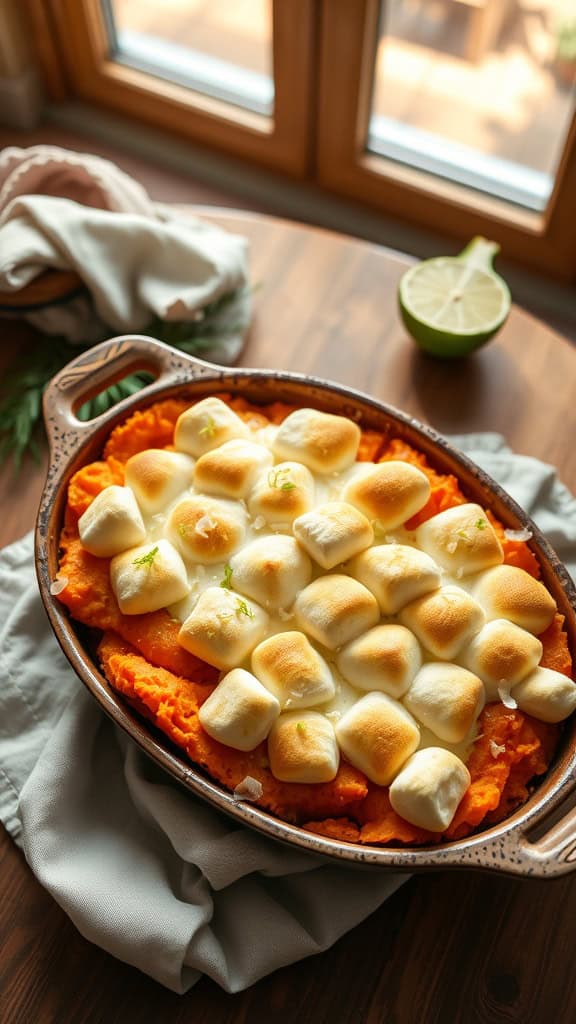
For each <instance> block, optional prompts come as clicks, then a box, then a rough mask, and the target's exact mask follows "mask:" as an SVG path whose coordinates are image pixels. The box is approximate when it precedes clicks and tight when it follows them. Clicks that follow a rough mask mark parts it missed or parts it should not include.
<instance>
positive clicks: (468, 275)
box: [398, 239, 510, 358]
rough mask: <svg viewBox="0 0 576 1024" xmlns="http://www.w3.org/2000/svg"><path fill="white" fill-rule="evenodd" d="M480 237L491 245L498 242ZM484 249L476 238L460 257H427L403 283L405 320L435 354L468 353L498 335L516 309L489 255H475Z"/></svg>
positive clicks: (422, 346)
mask: <svg viewBox="0 0 576 1024" xmlns="http://www.w3.org/2000/svg"><path fill="white" fill-rule="evenodd" d="M475 241H476V240H475ZM480 242H482V243H483V244H484V246H485V248H487V247H488V245H490V246H492V245H493V244H492V243H486V242H485V240H483V239H482V240H480V239H479V240H478V243H480ZM496 248H497V247H496V246H493V249H496ZM479 249H480V246H479V245H477V246H476V245H475V243H471V244H470V245H469V246H467V248H466V249H465V250H464V252H463V253H462V254H461V255H460V256H439V257H437V258H435V259H430V260H424V261H423V262H422V263H418V264H417V265H416V266H415V267H412V268H411V270H409V271H407V273H406V274H404V276H403V278H402V280H401V282H400V288H399V294H398V298H399V303H400V312H401V315H402V319H403V321H404V325H405V326H406V328H407V330H408V331H409V333H410V334H411V335H412V337H413V338H414V340H415V341H416V342H417V343H418V344H419V345H420V346H421V348H423V349H425V351H427V352H431V353H432V354H433V355H437V356H443V357H445V358H450V357H453V356H463V355H467V354H468V353H469V352H472V351H473V350H474V349H476V348H478V347H479V346H480V345H483V344H485V342H487V341H489V339H490V338H492V337H494V335H495V334H496V332H497V331H498V330H499V329H500V328H501V327H502V325H503V323H504V321H505V320H506V318H507V316H508V313H509V312H510V292H509V290H508V287H507V285H506V283H505V281H503V280H502V278H501V277H500V276H499V275H498V274H496V273H495V272H494V271H493V270H492V269H491V267H490V263H489V260H488V259H482V261H481V260H480V259H478V258H476V259H475V258H474V253H475V250H476V255H478V250H479ZM493 249H492V250H491V251H490V256H491V255H493ZM484 255H485V254H484V253H482V256H484Z"/></svg>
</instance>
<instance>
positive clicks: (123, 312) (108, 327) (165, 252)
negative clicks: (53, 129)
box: [0, 147, 250, 364]
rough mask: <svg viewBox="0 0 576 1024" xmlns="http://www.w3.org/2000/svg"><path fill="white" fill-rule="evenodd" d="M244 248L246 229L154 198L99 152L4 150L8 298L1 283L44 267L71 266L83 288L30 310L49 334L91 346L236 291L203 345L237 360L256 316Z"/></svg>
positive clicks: (24, 281)
mask: <svg viewBox="0 0 576 1024" xmlns="http://www.w3.org/2000/svg"><path fill="white" fill-rule="evenodd" d="M32 191H34V192H36V193H41V194H30V192H32ZM26 193H28V194H26ZM246 252H247V243H246V240H245V239H244V238H241V237H239V236H237V235H234V234H231V233H229V232H226V231H224V230H222V229H220V228H218V227H217V226H215V225H213V224H208V223H205V222H203V221H201V220H199V219H198V218H195V217H192V216H189V215H186V214H184V213H182V212H174V210H172V209H171V208H169V207H166V206H159V205H156V204H154V203H153V202H152V201H151V200H150V199H149V197H148V196H147V194H146V192H145V190H144V189H143V188H142V186H141V185H139V184H138V183H137V182H135V181H133V180H132V179H131V178H130V177H128V175H126V174H124V173H123V172H122V171H120V170H119V169H118V168H117V167H115V166H114V165H113V164H111V163H109V162H108V161H105V160H101V159H100V158H98V157H94V156H91V155H86V154H78V153H68V152H67V151H66V150H59V149H58V148H57V147H34V148H33V149H32V150H29V151H27V150H20V149H17V148H15V147H11V148H9V149H8V150H6V151H5V152H4V153H3V154H2V156H1V157H0V307H1V306H2V293H14V292H18V291H20V290H21V289H22V288H24V287H26V285H28V284H30V282H31V281H33V280H34V279H35V278H37V277H38V276H39V275H40V274H42V273H43V272H44V271H46V270H68V271H74V272H75V273H76V274H78V275H79V277H80V279H81V281H82V282H83V285H84V286H85V288H84V289H82V290H81V291H80V292H75V293H73V294H72V295H71V296H69V297H68V299H67V300H66V301H58V302H57V303H52V304H48V305H45V306H43V307H42V308H39V309H38V308H33V309H27V310H25V312H24V315H25V317H26V319H27V320H28V321H29V322H30V323H32V324H33V325H34V326H35V327H37V328H39V329H40V330H42V331H43V332H44V333H47V334H61V335H63V336H64V337H66V338H67V339H68V340H69V341H71V342H74V343H82V344H92V343H94V342H96V341H99V340H101V339H102V338H105V337H108V336H110V334H112V333H116V334H122V333H126V332H138V331H140V332H142V331H145V330H146V328H147V327H148V325H149V324H150V323H151V321H152V320H153V319H154V318H155V317H158V318H159V319H160V320H163V321H168V322H175V321H189V320H196V319H199V318H201V317H202V311H203V310H205V308H206V307H207V306H210V305H211V304H212V303H214V302H217V300H218V299H221V298H222V297H223V296H233V300H232V301H231V302H229V303H227V304H226V307H225V309H223V310H222V311H221V313H220V314H219V315H218V316H217V317H216V318H214V317H212V318H211V321H210V331H209V337H208V338H207V339H206V342H205V345H204V346H203V348H202V351H201V353H200V354H202V355H203V356H204V357H205V358H210V359H213V360H215V361H217V362H220V363H226V364H229V363H232V362H234V360H235V359H236V358H237V356H238V354H239V352H240V350H241V348H242V344H243V339H244V334H245V332H246V329H247V326H248V323H249V320H250V291H249V288H248V287H247V282H248V277H247V262H246Z"/></svg>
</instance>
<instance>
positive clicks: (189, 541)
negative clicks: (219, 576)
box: [165, 494, 247, 565]
mask: <svg viewBox="0 0 576 1024" xmlns="http://www.w3.org/2000/svg"><path fill="white" fill-rule="evenodd" d="M246 519H247V517H246V513H245V511H244V509H243V508H242V506H241V505H240V504H238V503H237V502H235V501H222V500H219V499H218V498H209V497H207V496H206V495H204V494H195V495H193V496H192V497H190V498H185V499H184V501H180V502H179V503H178V504H177V505H176V507H175V508H174V509H172V512H171V513H170V515H169V517H168V521H167V523H166V528H165V529H166V535H167V536H168V538H169V539H170V540H171V541H172V543H173V544H174V546H175V547H177V548H178V550H179V552H180V554H181V555H182V557H183V558H184V559H185V560H186V561H188V562H202V563H204V564H206V565H213V564H214V563H216V562H225V561H227V560H228V558H229V557H230V555H231V554H232V553H233V552H234V551H236V549H237V548H238V547H239V546H240V544H241V543H242V541H243V540H244V534H245V529H246Z"/></svg>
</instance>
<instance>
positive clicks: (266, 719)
mask: <svg viewBox="0 0 576 1024" xmlns="http://www.w3.org/2000/svg"><path fill="white" fill-rule="evenodd" d="M279 714H280V705H279V703H278V701H277V700H276V697H274V695H273V694H271V693H270V691H269V690H267V689H266V687H265V686H262V684H261V683H259V682H258V680H257V679H256V678H255V677H254V676H253V675H252V674H251V673H250V672H246V671H245V670H244V669H243V668H235V669H232V671H231V672H228V674H227V675H225V676H224V677H223V679H221V680H220V682H219V683H218V686H217V687H216V689H215V690H213V691H212V693H211V694H210V696H209V697H208V698H207V700H205V701H204V704H203V705H202V707H201V708H200V711H199V712H198V718H199V719H200V725H201V726H202V728H203V729H205V730H206V732H207V733H208V735H209V736H211V737H212V739H214V740H218V742H219V743H224V744H225V746H227V747H233V748H234V750H254V749H255V748H256V747H257V746H258V744H259V743H262V740H264V739H266V737H267V735H268V733H269V732H270V729H271V728H272V726H273V724H274V722H275V721H276V719H277V718H278V715H279Z"/></svg>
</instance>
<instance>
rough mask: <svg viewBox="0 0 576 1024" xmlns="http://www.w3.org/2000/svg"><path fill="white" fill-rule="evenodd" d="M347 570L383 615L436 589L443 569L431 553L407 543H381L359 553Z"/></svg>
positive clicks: (397, 610) (389, 613)
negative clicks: (376, 604) (361, 585)
mask: <svg viewBox="0 0 576 1024" xmlns="http://www.w3.org/2000/svg"><path fill="white" fill-rule="evenodd" d="M347 568H348V571H349V573H350V575H351V576H354V578H355V579H357V580H360V583H363V584H364V586H365V587H368V590H370V591H371V592H372V593H373V594H374V597H375V598H376V600H377V601H378V604H379V605H380V610H381V611H382V613H383V614H384V615H395V614H396V612H399V611H400V609H401V608H403V607H404V605H406V604H409V603H410V602H411V601H415V600H416V598H418V597H422V595H423V594H428V593H430V591H432V590H437V589H438V587H439V586H440V569H439V568H438V566H437V565H436V563H435V562H433V561H432V559H431V558H430V556H429V555H425V554H424V552H423V551H418V549H417V548H411V547H408V546H407V545H406V544H378V545H376V547H372V548H369V549H368V550H367V551H363V552H362V554H360V555H356V558H353V559H352V561H351V562H350V564H349V565H348V567H347Z"/></svg>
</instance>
